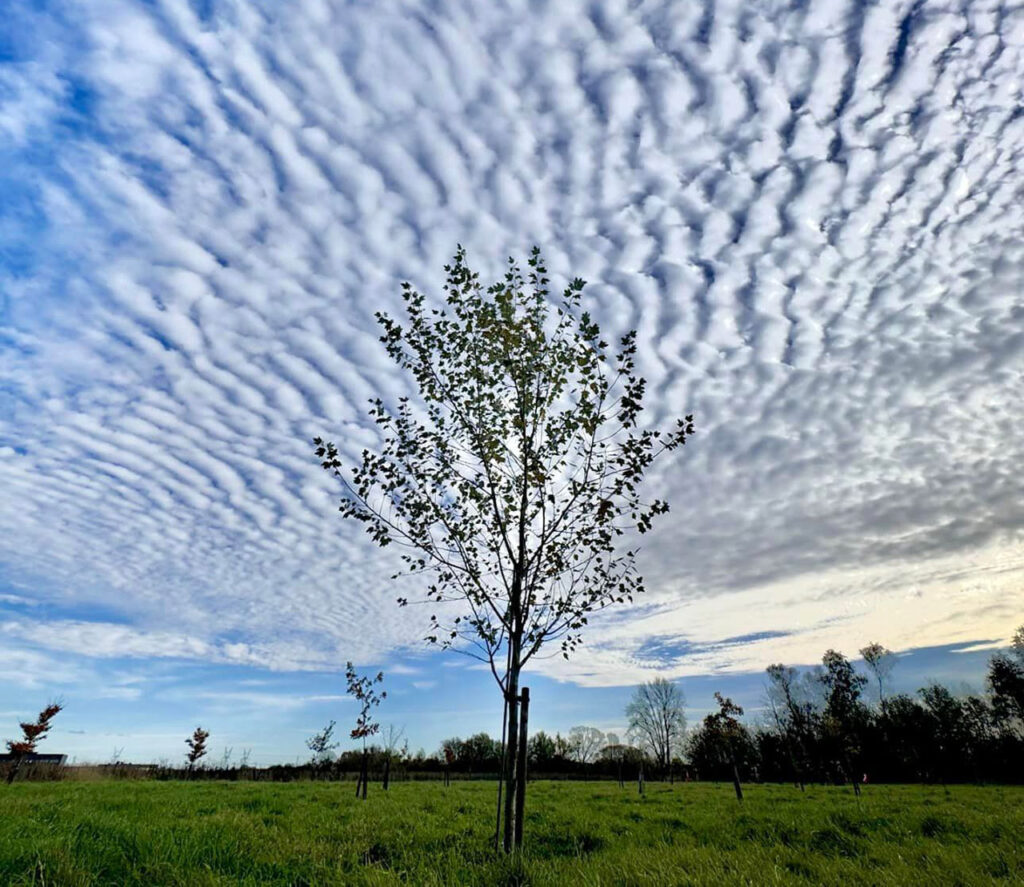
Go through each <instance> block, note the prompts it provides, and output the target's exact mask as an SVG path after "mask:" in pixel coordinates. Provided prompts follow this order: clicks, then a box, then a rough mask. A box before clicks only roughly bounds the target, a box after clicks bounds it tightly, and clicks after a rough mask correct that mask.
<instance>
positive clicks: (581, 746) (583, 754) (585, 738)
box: [569, 726, 606, 773]
mask: <svg viewBox="0 0 1024 887" xmlns="http://www.w3.org/2000/svg"><path fill="white" fill-rule="evenodd" d="M605 744H606V743H605V738H604V733H602V732H601V731H600V730H598V729H597V727H584V726H579V727H573V728H572V729H571V730H570V731H569V746H570V748H571V749H572V757H573V760H575V761H577V762H578V763H580V764H582V765H583V767H584V768H586V766H587V765H588V764H590V763H592V762H593V761H594V759H595V758H596V757H597V753H598V752H599V751H600V750H601V748H602V746H604V745H605ZM584 773H586V769H584Z"/></svg>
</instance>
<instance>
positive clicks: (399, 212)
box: [0, 0, 1024, 744]
mask: <svg viewBox="0 0 1024 887" xmlns="http://www.w3.org/2000/svg"><path fill="white" fill-rule="evenodd" d="M1022 46H1024V12H1022V10H1021V8H1020V7H1019V6H1016V5H1014V4H1012V3H1006V2H1001V0H969V2H967V0H958V2H954V0H918V2H916V3H915V2H897V0H881V2H877V3H867V2H844V0H820V2H815V0H811V2H792V3H791V2H774V0H743V2H740V0H733V2H725V0H705V2H697V0H694V2H676V0H651V2H625V0H623V2H612V0H606V2H593V3H582V2H575V0H552V2H547V3H544V2H532V3H531V2H493V3H492V2H487V3H477V2H470V0H463V2H454V0H452V2H443V0H436V2H415V0H413V2H401V3H399V2H387V0H373V2H327V0H301V2H300V0H294V2H288V0H284V2H280V0H276V2H269V0H268V2H227V0H223V2H222V0H206V2H203V0H192V2H187V0H153V2H125V0H105V2H103V3H89V2H73V0H52V2H45V3H38V4H30V3H14V4H8V5H7V6H6V7H5V9H4V15H3V22H2V23H0V677H2V678H3V682H4V684H5V685H6V686H7V687H9V688H20V689H11V690H10V693H9V696H7V697H4V698H3V700H2V705H0V707H2V708H4V709H7V708H11V707H12V706H14V705H15V700H16V699H17V700H19V701H20V699H21V698H22V696H23V695H24V693H25V686H26V685H30V686H32V687H34V688H35V689H36V691H37V695H39V694H41V695H43V696H45V695H46V693H47V692H58V691H61V692H69V691H68V690H67V689H66V688H72V690H71V691H70V692H72V693H75V692H79V691H76V690H74V688H76V687H78V688H80V693H79V695H81V694H88V693H89V692H92V691H90V690H89V689H88V688H89V687H91V686H93V685H94V683H95V682H96V681H100V682H102V683H104V684H105V685H107V687H108V689H113V690H116V688H117V687H118V686H120V687H122V688H123V695H124V696H125V698H132V699H138V698H140V697H145V696H147V695H148V694H150V693H156V692H157V689H156V688H157V687H158V686H159V681H160V680H162V679H168V680H170V679H172V678H173V679H174V680H178V681H182V680H183V681H184V684H185V685H186V686H187V685H188V680H187V679H183V678H182V677H181V676H182V674H184V673H185V671H187V670H188V669H191V668H205V667H216V668H218V669H220V668H222V667H229V670H230V667H237V668H238V669H242V670H245V674H246V675H247V680H264V679H266V680H270V679H271V678H269V677H265V676H264V677H252V675H253V674H254V673H255V672H253V671H252V670H253V669H256V670H257V671H258V672H259V674H264V671H263V670H265V669H269V670H270V671H268V672H266V675H272V674H274V673H291V672H295V671H300V672H301V671H311V672H317V671H325V672H335V671H337V670H338V669H339V667H343V663H344V661H345V660H346V659H353V660H355V661H357V662H359V663H364V664H368V665H369V664H374V665H378V664H379V665H381V666H383V667H385V668H387V666H388V665H389V663H390V664H393V663H395V662H399V661H406V660H407V659H408V658H409V657H412V658H413V659H415V660H416V662H418V663H419V664H416V665H413V666H408V668H410V669H417V670H418V671H417V673H418V674H420V675H421V677H422V675H423V674H430V673H431V672H434V671H436V670H437V667H438V666H439V663H440V660H435V659H433V658H426V659H423V658H417V657H418V656H419V652H420V649H421V648H420V644H419V638H421V637H422V635H423V633H424V631H423V629H424V619H423V616H424V614H423V613H421V612H419V611H418V610H417V609H416V608H409V609H408V610H403V611H399V610H398V609H397V608H396V607H395V605H394V598H395V597H396V596H397V594H398V593H406V594H408V593H410V592H412V591H414V589H411V588H408V587H406V588H405V589H404V591H398V592H396V587H395V586H394V584H393V583H391V582H390V581H389V580H388V576H389V575H390V573H391V572H392V570H391V569H390V567H391V564H390V562H389V560H388V559H387V558H385V557H382V555H381V554H380V552H378V551H377V550H374V549H372V548H371V547H370V546H369V543H368V541H367V540H366V539H365V538H364V537H363V536H362V535H361V534H360V532H359V528H358V527H355V526H346V525H344V524H343V523H342V522H341V521H340V519H339V518H338V517H337V515H336V513H335V512H334V505H333V499H334V496H335V490H334V489H333V487H332V486H331V485H330V483H329V478H327V477H326V476H323V472H322V471H320V470H319V469H318V468H317V465H316V462H315V460H314V459H313V458H312V454H311V447H310V444H309V440H310V438H312V437H313V436H314V435H316V434H325V435H326V436H329V437H331V438H332V439H334V440H335V441H336V442H338V443H339V445H341V446H342V449H343V452H344V453H346V454H348V455H349V456H350V457H351V456H353V455H355V454H357V453H358V452H359V451H360V450H361V449H362V447H364V446H366V445H369V444H372V443H373V441H374V431H373V426H372V424H371V423H370V422H369V421H368V420H367V418H366V402H367V400H368V398H370V397H371V396H374V395H376V394H378V393H379V394H381V395H382V396H384V397H386V398H397V397H399V396H401V395H403V394H407V393H411V392H410V390H409V389H408V388H407V387H406V383H405V380H403V379H402V378H401V377H400V376H398V375H397V374H396V372H395V370H394V369H393V367H392V366H390V365H389V364H388V363H387V361H386V359H385V356H384V354H383V349H382V348H381V347H380V346H379V344H378V343H377V340H376V335H377V334H376V331H375V328H374V321H373V312H374V311H375V310H377V309H380V308H386V309H389V310H391V311H396V310H397V309H398V306H399V299H398V293H399V287H398V284H399V283H400V281H402V280H406V279H408V280H410V281H412V282H413V283H414V284H415V285H416V286H417V287H418V288H419V289H420V290H421V291H423V292H425V293H428V294H436V293H438V292H439V290H440V283H441V274H442V270H441V269H442V266H443V264H444V263H445V261H446V260H447V259H448V258H449V257H450V256H451V254H452V252H453V251H454V248H455V245H456V243H459V242H461V243H463V244H464V245H465V246H466V248H467V250H468V253H469V258H470V262H471V264H472V265H473V266H474V267H475V268H476V269H477V270H479V271H480V272H481V274H482V277H483V278H484V279H485V280H486V279H489V278H494V277H496V276H497V275H498V274H500V272H501V270H502V268H503V262H504V259H505V257H506V256H508V255H512V254H515V255H523V254H525V252H526V251H527V250H528V248H529V247H530V246H531V245H532V244H534V243H536V244H539V245H540V246H541V247H542V248H543V249H544V250H545V253H546V256H547V258H548V263H549V266H550V268H551V270H552V272H553V275H554V277H555V278H556V281H559V282H564V281H565V280H566V279H568V278H571V277H574V276H577V275H578V276H581V277H583V278H585V279H586V280H587V281H588V282H589V285H588V288H587V294H588V296H589V298H590V300H591V302H590V305H591V307H592V309H593V312H594V314H595V316H596V317H597V318H598V320H599V321H600V322H601V323H602V324H603V325H604V326H605V328H606V330H607V331H608V332H609V333H611V334H616V333H621V332H623V331H625V330H627V329H629V328H632V327H635V328H637V329H638V331H639V340H640V347H641V352H642V362H643V372H644V375H645V376H646V377H647V378H648V380H649V383H650V388H649V391H650V406H651V409H650V410H649V413H650V420H651V422H652V423H665V422H667V421H669V420H670V419H671V418H672V417H674V416H676V415H679V414H682V413H693V414H694V416H695V419H696V422H697V427H698V434H697V436H696V437H695V438H694V439H693V440H692V442H691V443H690V444H687V446H686V448H685V450H684V451H683V452H681V453H679V454H677V455H676V457H674V458H672V459H671V460H666V462H665V463H664V464H663V466H662V468H661V474H660V475H659V476H657V477H655V478H654V479H653V483H654V484H655V485H656V486H657V488H658V489H659V490H660V491H663V494H664V497H665V498H667V499H668V500H669V502H670V503H671V505H672V511H671V513H670V515H669V516H668V517H667V518H665V519H663V521H662V522H661V525H660V527H659V528H658V530H657V532H656V533H654V534H653V535H652V537H650V539H649V540H645V546H644V548H643V550H642V553H641V556H640V565H641V567H642V569H643V572H644V573H645V575H646V576H647V578H648V587H649V589H650V593H649V594H648V595H647V596H646V597H645V599H644V600H642V601H639V602H638V603H637V605H636V606H635V607H634V608H633V609H632V610H621V611H619V612H617V613H616V614H614V615H612V616H610V617H609V618H607V619H603V620H600V621H599V622H598V623H597V624H596V625H595V626H594V630H593V631H592V632H591V634H590V635H589V636H588V638H587V643H586V645H585V647H584V648H583V649H582V650H581V652H580V653H579V654H578V655H577V656H576V658H575V659H574V660H573V661H571V662H569V663H567V664H560V663H557V662H554V661H549V662H544V663H541V664H540V665H539V666H538V668H539V669H540V671H541V672H543V673H544V674H546V675H547V676H548V677H551V678H557V679H559V680H568V681H571V682H575V683H577V684H583V685H587V686H593V687H602V686H603V687H610V686H618V685H627V684H630V683H634V682H636V681H637V680H641V679H644V678H646V677H649V676H651V675H654V674H665V675H668V676H676V675H700V674H705V675H706V674H710V673H727V674H744V673H749V672H757V671H760V670H761V669H763V668H764V666H765V665H767V664H768V663H769V662H772V661H785V662H790V663H793V664H798V663H809V662H812V661H815V660H817V659H818V658H819V657H820V655H821V652H822V651H823V650H824V649H826V648H827V647H830V646H833V647H837V648H838V649H842V650H844V651H845V652H847V653H848V654H855V653H856V650H857V648H858V647H860V646H862V645H863V644H864V643H866V642H867V641H869V640H879V641H881V642H883V643H885V644H887V645H888V646H890V647H892V648H894V649H900V650H909V649H912V648H920V647H931V646H938V645H957V644H959V645H962V646H963V647H971V646H975V647H977V646H982V647H984V646H987V645H999V644H1002V643H1005V642H1006V639H1007V638H1008V637H1009V636H1010V634H1011V633H1012V631H1013V628H1014V627H1015V626H1016V625H1017V624H1019V623H1021V622H1022V621H1024V617H1022V613H1024V606H1022V590H1024V552H1022V546H1021V542H1022V526H1024V495H1022V494H1024V480H1022V474H1021V465H1022V464H1024V435H1022V434H1021V415H1022V413H1024V410H1022V406H1024V296H1022V293H1024V287H1022V283H1024V273H1022V261H1024V247H1022V227H1024V226H1022V222H1024V210H1022V208H1021V207H1022V206H1024V199H1022V198H1024V194H1022V178H1021V168H1022V162H1024V158H1022V149H1024V115H1022V114H1021V93H1020V90H1021V83H1022V81H1024V53H1022ZM111 663H116V674H115V673H114V672H112V671H110V668H111V667H112V666H111ZM459 664H460V665H461V664H462V663H461V662H460V663H459ZM183 670H185V671H183ZM219 673H221V672H219ZM239 673H241V671H239ZM119 680H120V681H122V682H123V683H121V684H118V681H119ZM430 680H433V678H431V679H430ZM422 682H423V683H429V681H428V680H426V679H424V680H423V681H422ZM62 688H65V689H64V690H63V691H62ZM232 692H241V691H237V690H236V691H232ZM245 692H247V693H248V692H253V693H258V692H259V690H258V689H256V690H251V691H250V690H246V691H245ZM329 695H330V692H329V691H327V690H323V691H322V692H321V691H317V692H315V693H313V694H312V696H329ZM115 696H116V693H115ZM33 698H34V697H33ZM320 701H321V702H322V701H324V700H323V699H320ZM36 707H38V706H36ZM179 744H180V743H179Z"/></svg>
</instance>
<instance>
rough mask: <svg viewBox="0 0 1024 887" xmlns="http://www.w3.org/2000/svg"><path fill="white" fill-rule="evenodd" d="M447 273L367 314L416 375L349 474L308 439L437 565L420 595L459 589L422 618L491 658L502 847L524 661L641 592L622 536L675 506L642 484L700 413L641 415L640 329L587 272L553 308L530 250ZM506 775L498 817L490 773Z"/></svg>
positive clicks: (408, 551)
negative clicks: (609, 321) (669, 423)
mask: <svg viewBox="0 0 1024 887" xmlns="http://www.w3.org/2000/svg"><path fill="white" fill-rule="evenodd" d="M445 271H446V272H447V283H446V284H445V288H444V289H445V305H444V306H443V307H438V308H433V309H432V308H428V307H427V305H426V300H425V298H424V297H423V296H422V295H420V294H419V293H417V292H416V291H415V290H413V289H412V287H411V286H410V285H409V284H408V283H406V284H403V288H402V298H403V301H404V303H405V309H406V313H407V315H408V324H407V325H405V326H403V325H402V324H400V323H399V322H397V321H395V320H393V319H392V318H391V317H389V316H388V315H386V314H383V313H378V314H377V319H378V321H379V323H380V325H381V328H382V330H383V335H382V336H381V340H382V341H383V343H384V346H385V348H386V349H387V352H388V355H389V356H390V357H391V358H392V360H393V361H394V362H395V363H396V364H397V365H398V367H400V368H401V369H402V370H405V371H406V372H407V373H409V374H410V375H411V376H412V378H413V380H414V381H415V384H416V387H417V388H418V390H419V396H420V403H417V404H414V403H413V402H411V401H410V400H409V399H408V398H405V397H403V398H400V399H399V402H398V404H397V405H396V406H392V405H389V404H385V403H384V401H383V400H382V399H380V398H378V399H376V400H375V401H373V408H372V410H371V412H370V414H371V416H372V417H373V419H374V422H375V423H376V425H377V427H378V428H379V429H380V432H381V435H382V438H383V440H382V443H381V445H380V447H379V449H378V451H377V452H372V451H371V450H369V449H367V450H364V451H363V456H362V463H361V464H360V465H358V466H356V467H355V468H354V469H353V471H352V473H351V476H350V477H345V476H343V475H342V461H341V455H340V453H339V451H338V449H337V447H335V445H334V444H333V443H329V442H325V441H323V440H322V439H321V438H316V439H315V440H314V444H315V446H316V455H317V456H318V458H319V459H320V460H321V464H322V466H323V467H324V468H325V469H326V470H328V471H331V472H333V473H334V475H335V476H336V477H337V478H338V479H339V480H340V481H341V482H342V484H343V486H344V489H345V498H344V499H343V500H342V503H341V509H340V510H341V513H342V515H343V516H344V517H347V518H352V519H355V520H357V521H360V522H362V523H363V524H365V525H366V529H367V532H368V533H369V534H370V535H371V536H372V538H373V539H374V541H375V542H377V543H378V544H380V545H382V546H386V545H389V544H391V543H396V544H398V545H401V546H402V547H403V549H404V552H403V554H402V558H403V560H404V561H405V564H406V566H407V568H408V570H409V571H410V572H412V573H416V574H418V573H427V572H429V573H430V574H431V578H430V580H429V582H428V584H427V588H426V592H427V599H428V600H429V601H432V602H434V603H436V604H438V605H445V604H446V603H452V604H454V606H453V607H449V606H444V608H443V609H442V610H439V613H435V614H434V615H433V616H432V617H431V625H432V628H431V631H430V633H429V635H428V637H427V640H428V641H430V642H431V643H436V644H438V645H440V646H441V647H454V648H456V649H458V650H459V651H460V652H464V653H467V654H469V655H473V656H476V657H477V658H479V659H480V660H482V661H483V662H486V663H487V664H488V666H489V668H490V670H491V673H492V675H493V676H494V679H495V681H496V682H497V684H498V686H499V688H500V690H501V693H502V695H503V699H504V704H505V718H504V724H505V728H504V729H503V735H504V737H507V742H506V743H505V751H506V760H507V761H508V762H509V764H508V770H509V773H508V780H507V782H508V792H507V795H506V797H505V803H504V847H505V850H506V851H510V850H511V849H512V848H513V847H518V846H520V845H521V844H522V828H523V820H522V810H521V809H520V804H519V803H516V804H514V803H513V798H518V799H520V801H521V799H522V797H523V794H522V793H521V792H520V791H519V787H518V783H519V781H520V779H521V778H522V779H525V774H520V773H519V772H518V770H517V767H518V744H519V736H518V732H519V705H520V700H521V696H520V675H521V673H522V670H523V668H524V667H525V666H526V665H527V663H528V662H529V661H530V660H531V659H532V658H533V657H534V656H535V655H537V654H538V653H539V652H540V650H541V649H542V648H543V647H544V646H545V645H546V644H550V643H553V642H558V643H560V644H561V650H562V654H563V655H564V656H566V657H568V656H569V654H570V653H571V652H572V651H573V650H575V649H576V647H577V645H578V644H579V643H580V640H581V633H582V631H583V628H584V626H585V625H586V624H587V620H588V616H589V614H591V613H592V612H594V611H597V610H602V609H604V608H605V607H608V606H610V605H612V604H615V603H623V602H625V601H627V600H632V599H633V597H634V595H636V594H638V593H639V592H641V591H642V590H643V582H642V579H641V577H640V576H639V575H638V574H637V572H636V568H635V555H636V551H635V550H634V549H623V548H622V547H621V546H620V544H619V537H620V536H622V535H623V533H625V532H626V531H627V530H638V531H639V532H641V533H644V532H646V531H647V530H649V529H650V528H651V525H652V521H653V519H654V518H656V517H657V516H658V515H661V514H664V513H665V512H666V511H667V510H668V505H667V504H666V503H665V502H663V501H661V500H659V499H654V500H652V501H650V502H646V501H644V500H643V499H642V498H641V496H640V484H641V481H642V480H643V478H644V475H645V473H646V471H647V469H648V468H649V467H650V466H651V464H652V463H653V461H654V460H655V459H656V458H657V457H658V456H659V454H661V453H662V452H664V451H667V450H672V449H675V448H676V447H678V446H680V445H681V444H683V443H684V441H685V439H686V437H687V436H688V435H690V434H692V433H693V421H692V417H690V416H687V417H686V418H685V419H682V420H680V421H679V422H678V423H677V425H676V427H675V428H674V429H673V430H672V431H671V433H668V434H665V435H661V434H660V432H658V431H649V430H641V429H640V427H639V420H640V414H641V412H642V410H643V398H644V394H645V386H646V383H645V381H644V380H643V378H641V377H640V376H639V375H638V373H637V369H636V352H637V346H636V336H635V333H634V332H631V333H628V334H627V335H625V336H624V337H623V338H622V339H621V340H620V343H619V347H618V349H617V353H616V351H614V350H612V349H611V348H610V346H609V345H608V343H607V342H605V341H604V340H603V339H602V338H601V332H600V329H599V327H598V326H597V324H596V323H594V321H593V320H592V319H591V317H590V315H589V314H588V313H587V312H586V311H584V310H583V308H582V292H583V287H584V282H583V281H582V280H580V279H576V280H573V281H572V283H571V284H570V285H569V286H568V288H567V289H566V290H565V291H564V294H563V297H562V299H561V301H560V303H559V304H557V305H554V306H552V304H551V301H550V296H549V291H548V283H549V281H548V276H547V269H546V268H545V266H544V262H543V260H542V259H541V255H540V251H539V250H537V249H536V248H535V249H534V250H533V252H532V253H531V255H530V259H529V272H528V274H527V275H526V276H524V275H523V273H522V271H521V270H520V268H519V266H518V265H517V264H516V263H515V261H514V260H511V259H510V260H509V265H508V271H507V273H506V274H505V277H504V280H502V281H499V282H497V283H495V284H494V285H492V286H491V287H489V288H488V289H487V290H486V291H484V290H483V289H482V288H481V285H480V282H479V277H478V275H477V274H475V273H474V272H473V271H471V270H470V269H469V267H468V266H467V264H466V254H465V251H464V250H463V249H462V248H461V247H459V249H458V251H457V252H456V254H455V258H454V261H453V262H452V264H451V265H448V266H446V267H445ZM552 309H554V310H552ZM406 603H407V600H406V599H405V598H400V599H399V604H400V605H404V604H406ZM439 614H440V615H439ZM523 785H524V787H525V782H524V784H523ZM498 791H499V802H498V806H499V819H500V818H501V816H500V811H501V800H500V797H501V796H500V793H501V791H502V783H500V782H499V788H498Z"/></svg>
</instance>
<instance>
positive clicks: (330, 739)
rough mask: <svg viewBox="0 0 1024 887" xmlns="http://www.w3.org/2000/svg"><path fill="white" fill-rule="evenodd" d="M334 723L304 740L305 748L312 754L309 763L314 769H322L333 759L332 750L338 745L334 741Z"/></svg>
mask: <svg viewBox="0 0 1024 887" xmlns="http://www.w3.org/2000/svg"><path fill="white" fill-rule="evenodd" d="M334 727H335V722H334V721H333V720H332V721H331V722H330V723H329V724H327V726H326V727H324V728H323V730H321V731H320V732H319V733H314V734H313V735H312V736H310V737H309V739H307V740H306V748H308V749H309V750H310V751H311V752H312V753H313V757H312V759H311V761H310V762H311V763H312V764H313V766H314V767H322V766H324V765H325V764H327V763H328V762H329V761H330V760H331V758H332V757H333V752H334V750H335V749H336V748H337V747H338V746H339V745H340V743H338V742H335V741H334Z"/></svg>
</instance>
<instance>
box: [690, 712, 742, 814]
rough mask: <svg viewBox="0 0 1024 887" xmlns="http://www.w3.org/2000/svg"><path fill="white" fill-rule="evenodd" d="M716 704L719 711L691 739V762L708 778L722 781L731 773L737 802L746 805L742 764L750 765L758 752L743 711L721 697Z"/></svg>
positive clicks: (706, 719) (707, 717)
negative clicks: (720, 778) (744, 721)
mask: <svg viewBox="0 0 1024 887" xmlns="http://www.w3.org/2000/svg"><path fill="white" fill-rule="evenodd" d="M715 701H716V702H717V703H718V711H717V712H713V713H712V714H709V715H707V716H706V717H705V718H704V720H703V722H702V723H701V725H700V727H698V728H697V729H696V730H694V731H693V733H691V734H690V736H689V739H688V741H687V746H688V752H689V757H690V761H691V763H692V764H693V765H694V766H695V767H696V768H697V770H698V772H701V773H703V774H704V776H705V777H707V776H708V775H710V776H712V777H713V778H718V777H719V776H721V775H722V774H724V773H725V772H728V774H729V776H730V777H731V778H732V785H733V789H734V790H735V792H736V800H737V801H742V800H743V787H742V786H741V784H740V761H741V760H742V761H744V762H745V763H747V762H749V761H750V759H751V758H753V757H754V756H755V755H756V750H755V749H754V743H753V740H752V739H751V736H750V733H749V732H748V730H747V728H746V727H744V726H743V724H742V723H741V722H740V721H739V717H740V716H741V715H742V714H743V709H742V708H741V707H740V706H738V705H736V704H735V703H734V702H733V701H732V700H731V699H729V698H726V697H723V696H722V694H721V693H715Z"/></svg>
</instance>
